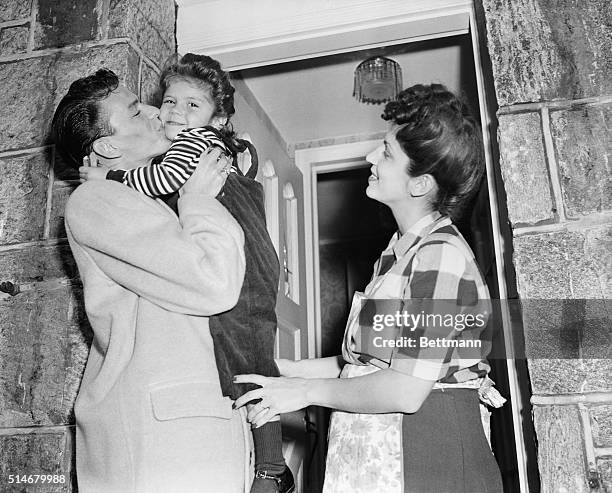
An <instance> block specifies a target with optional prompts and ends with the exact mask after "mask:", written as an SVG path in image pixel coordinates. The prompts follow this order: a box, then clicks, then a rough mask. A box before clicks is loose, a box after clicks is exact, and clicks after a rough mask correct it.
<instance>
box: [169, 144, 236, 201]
mask: <svg viewBox="0 0 612 493" xmlns="http://www.w3.org/2000/svg"><path fill="white" fill-rule="evenodd" d="M230 169H231V163H230V161H229V159H228V158H227V157H226V156H225V155H223V154H222V153H221V150H220V149H219V148H216V147H215V148H208V149H207V150H206V151H205V152H203V153H202V155H201V156H200V162H199V164H198V166H197V167H196V169H195V171H194V172H193V174H192V175H191V177H190V178H189V180H187V182H186V183H185V185H183V187H182V188H181V189H180V190H179V193H180V194H181V195H182V194H183V193H199V194H202V195H208V196H209V197H216V196H217V195H218V194H219V192H220V191H221V189H222V188H223V185H224V184H225V180H226V179H227V177H228V175H229V173H230Z"/></svg>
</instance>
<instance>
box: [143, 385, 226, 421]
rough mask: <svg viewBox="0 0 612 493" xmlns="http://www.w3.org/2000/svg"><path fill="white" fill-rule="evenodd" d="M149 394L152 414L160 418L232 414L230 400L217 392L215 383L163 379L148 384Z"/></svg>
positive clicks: (216, 416) (217, 387)
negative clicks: (167, 380) (162, 380)
mask: <svg viewBox="0 0 612 493" xmlns="http://www.w3.org/2000/svg"><path fill="white" fill-rule="evenodd" d="M150 396H151V405H152V407H153V415H154V416H155V418H156V419H157V420H159V421H168V420H171V419H181V418H193V417H212V418H220V419H231V417H232V401H231V399H229V398H228V397H222V396H221V395H220V392H219V384H218V383H211V382H198V381H195V382H173V383H165V384H161V385H155V386H153V387H151V389H150Z"/></svg>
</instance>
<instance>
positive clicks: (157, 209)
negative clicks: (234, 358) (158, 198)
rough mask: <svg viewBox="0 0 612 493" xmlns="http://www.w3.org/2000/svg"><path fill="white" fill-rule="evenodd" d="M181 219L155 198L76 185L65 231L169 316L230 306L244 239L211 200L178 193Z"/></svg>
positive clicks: (102, 185)
mask: <svg viewBox="0 0 612 493" xmlns="http://www.w3.org/2000/svg"><path fill="white" fill-rule="evenodd" d="M178 208H179V217H180V221H177V220H176V218H175V217H172V215H170V214H168V213H166V211H165V210H163V209H162V208H161V206H160V205H159V204H157V203H156V202H155V201H154V200H152V199H150V198H148V197H145V196H144V195H142V194H140V193H138V192H135V191H133V190H130V189H129V188H127V187H125V186H124V185H121V184H119V183H115V182H111V181H95V182H87V183H85V184H83V185H81V186H79V187H78V188H77V189H76V190H75V191H74V192H73V193H72V195H71V196H70V198H69V200H68V203H67V204H66V214H65V217H66V231H67V233H68V238H69V241H70V242H71V244H74V243H76V244H78V245H79V246H80V247H81V248H82V249H83V250H84V252H85V253H86V254H87V255H88V256H89V257H90V258H91V260H92V261H93V263H94V264H95V265H96V266H97V268H98V269H99V270H100V271H102V273H103V274H104V275H106V276H107V277H108V278H110V279H111V280H112V281H114V282H115V283H117V284H119V285H121V286H123V287H124V288H125V289H127V290H129V291H132V292H134V293H136V294H137V295H138V296H141V297H143V298H145V299H147V300H149V301H150V302H152V303H154V304H156V305H158V306H160V307H162V308H164V309H166V310H169V311H174V312H179V313H186V314H191V315H202V316H209V315H213V314H216V313H220V312H223V311H226V310H229V309H231V308H232V307H233V306H234V305H235V304H236V302H237V300H238V296H239V294H240V289H241V287H242V282H243V279H244V268H245V260H244V236H243V232H242V229H241V228H240V226H239V225H238V223H237V222H236V221H235V219H234V218H233V217H232V216H231V215H230V214H229V212H228V211H227V210H226V209H225V208H224V207H223V206H222V205H221V204H220V203H219V202H218V201H217V200H216V199H214V198H211V197H207V196H204V195H199V194H193V193H188V194H184V195H183V196H182V197H181V198H180V199H179V203H178Z"/></svg>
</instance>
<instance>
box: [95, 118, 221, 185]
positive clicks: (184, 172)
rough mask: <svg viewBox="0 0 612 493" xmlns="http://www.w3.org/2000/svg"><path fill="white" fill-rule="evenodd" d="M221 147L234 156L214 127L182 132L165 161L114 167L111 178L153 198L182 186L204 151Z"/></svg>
mask: <svg viewBox="0 0 612 493" xmlns="http://www.w3.org/2000/svg"><path fill="white" fill-rule="evenodd" d="M211 146H217V147H219V148H220V149H221V151H222V152H223V153H225V154H227V155H228V156H229V157H231V154H232V153H231V151H230V150H229V149H228V147H227V145H226V144H225V143H224V142H223V140H222V139H221V137H220V136H219V134H218V133H217V132H216V131H215V130H214V129H213V128H212V127H202V128H190V129H186V130H183V131H181V132H180V133H179V134H178V135H177V136H176V139H175V140H174V141H173V142H172V145H171V146H170V149H168V152H167V153H166V155H165V156H164V159H163V160H162V162H161V163H158V164H152V165H150V166H142V167H140V168H134V169H131V170H110V171H109V172H108V173H107V174H106V179H107V180H114V181H118V182H121V183H123V184H124V185H127V186H128V187H130V188H133V189H134V190H137V191H139V192H142V193H144V194H145V195H148V196H150V197H156V196H159V195H167V194H170V193H174V192H176V191H177V190H178V189H179V188H181V187H182V186H183V185H184V184H185V182H186V181H187V180H188V179H189V177H190V176H191V175H192V174H193V172H194V171H195V169H196V166H197V165H198V163H199V160H200V156H201V155H202V152H204V151H205V150H206V149H208V148H209V147H211Z"/></svg>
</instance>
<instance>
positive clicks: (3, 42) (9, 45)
mask: <svg viewBox="0 0 612 493" xmlns="http://www.w3.org/2000/svg"><path fill="white" fill-rule="evenodd" d="M29 35H30V28H29V27H28V26H17V27H5V28H4V29H2V31H0V55H1V56H6V55H13V54H15V53H25V51H26V50H27V49H28V36H29Z"/></svg>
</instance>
